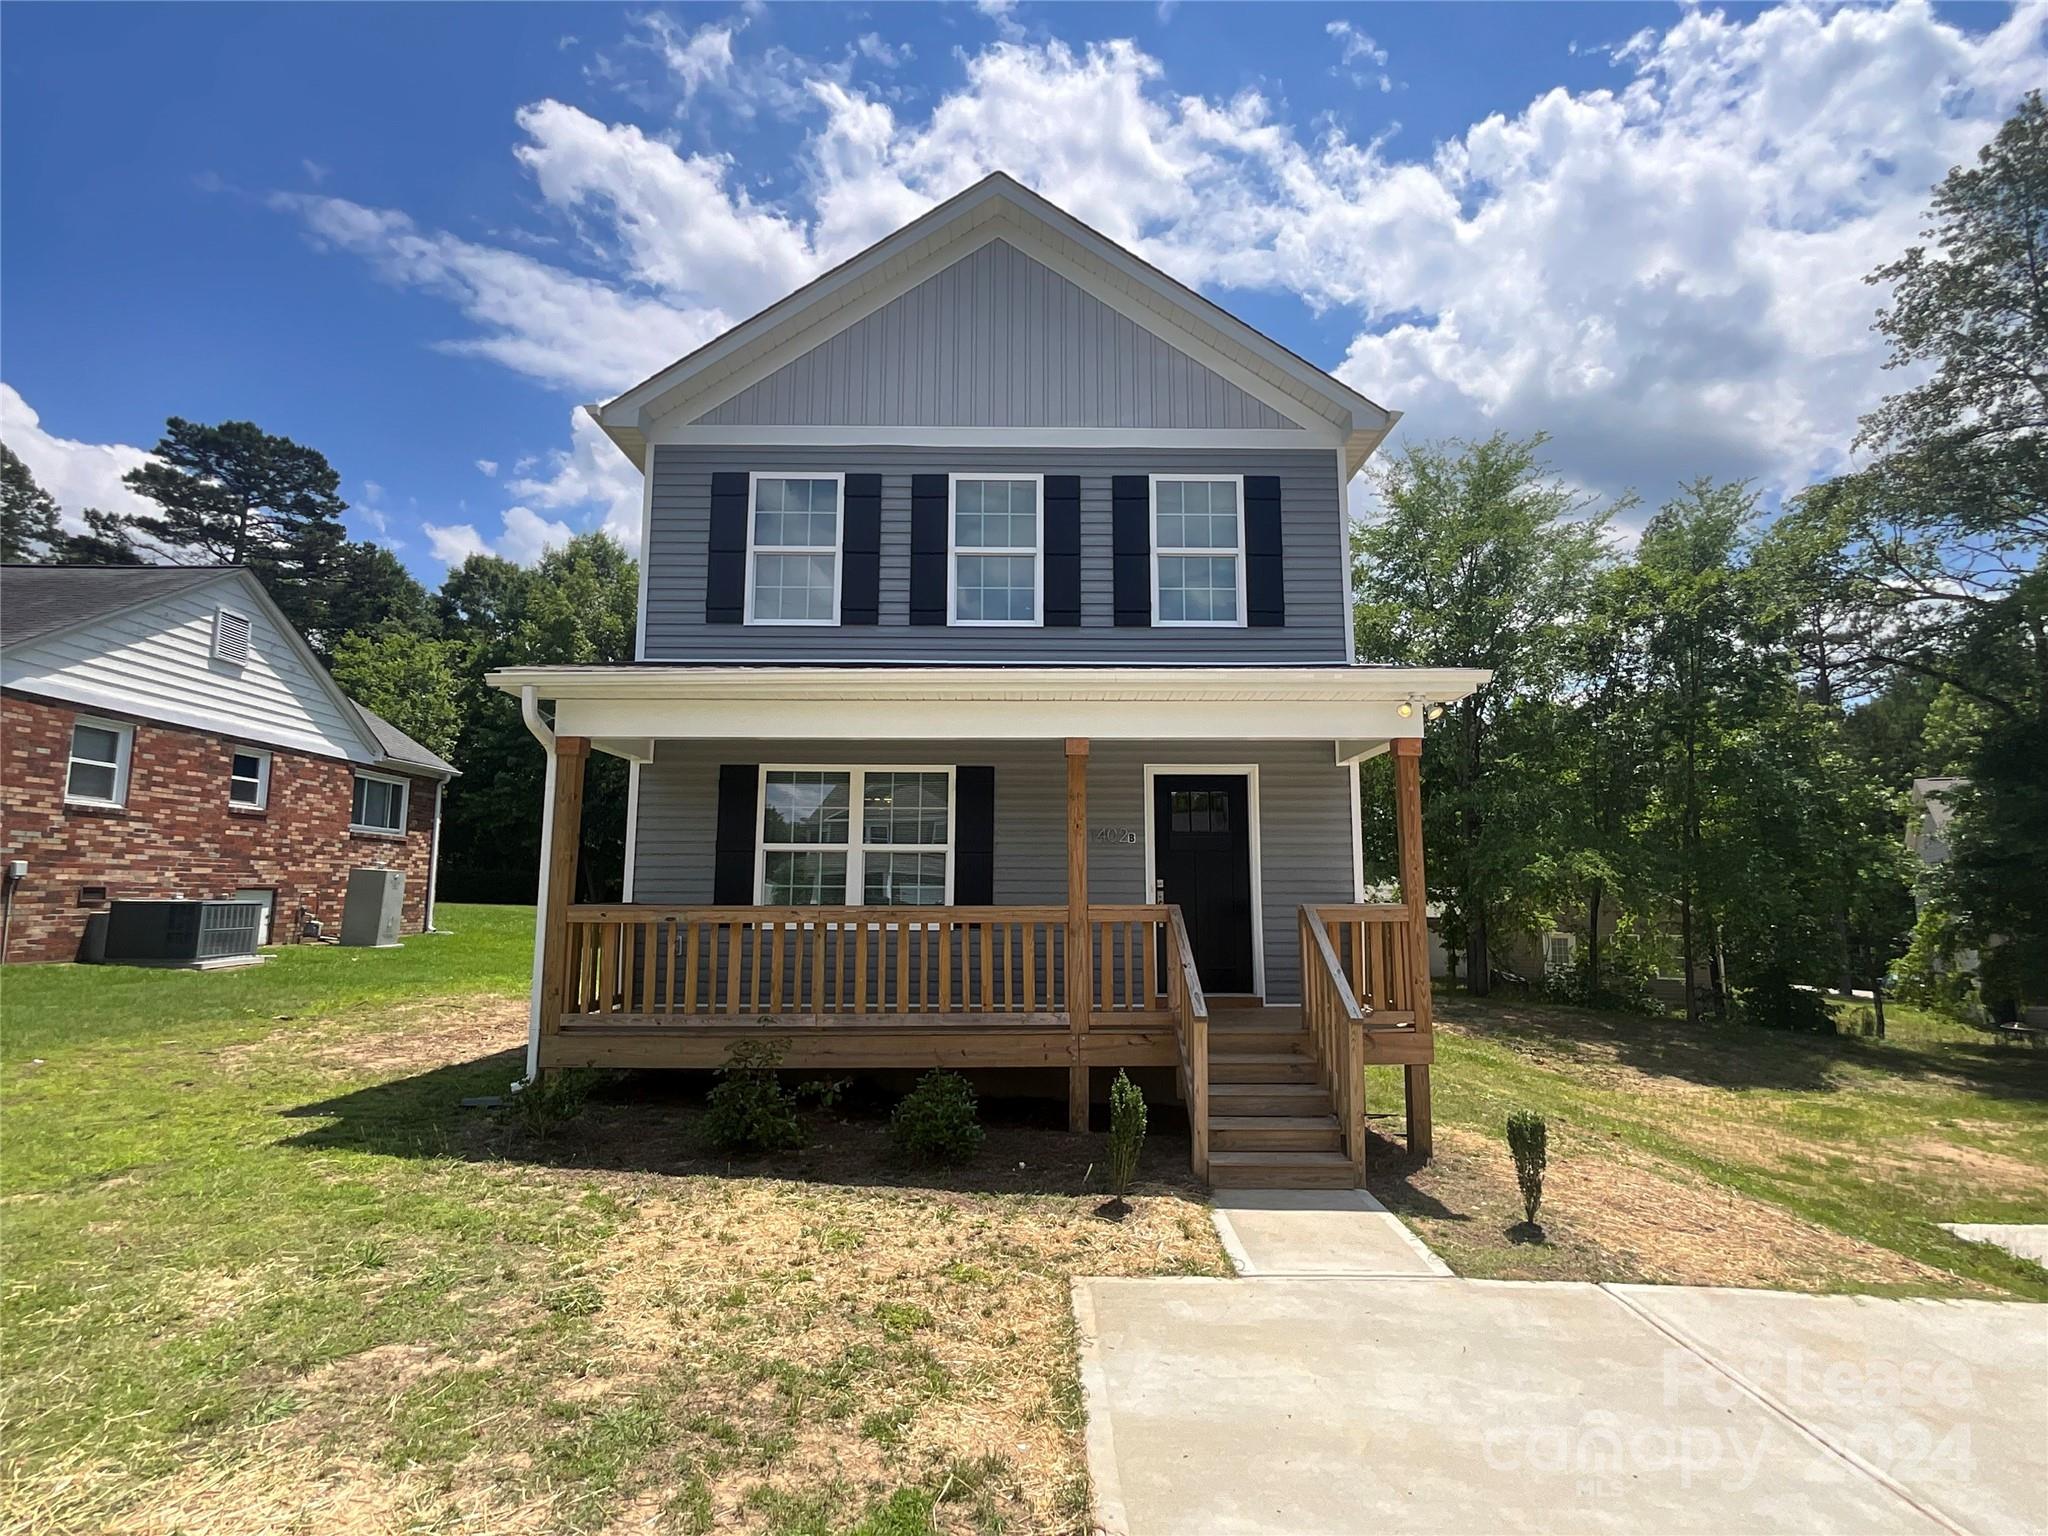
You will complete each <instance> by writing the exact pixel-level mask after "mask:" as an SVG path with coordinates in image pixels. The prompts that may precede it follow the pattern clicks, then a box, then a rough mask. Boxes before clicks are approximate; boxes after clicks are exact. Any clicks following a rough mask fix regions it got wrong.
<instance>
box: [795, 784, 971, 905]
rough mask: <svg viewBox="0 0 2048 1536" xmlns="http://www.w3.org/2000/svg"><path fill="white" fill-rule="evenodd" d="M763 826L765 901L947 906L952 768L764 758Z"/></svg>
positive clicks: (951, 841) (951, 833)
mask: <svg viewBox="0 0 2048 1536" xmlns="http://www.w3.org/2000/svg"><path fill="white" fill-rule="evenodd" d="M760 833H761V836H760V849H759V852H760V860H759V865H758V867H759V870H760V877H759V879H758V881H757V882H756V885H757V888H758V891H759V894H760V900H761V901H762V902H763V903H764V904H765V905H767V906H772V907H840V906H848V905H861V906H870V907H937V906H944V905H945V904H946V901H947V899H948V897H949V895H950V893H951V890H952V883H953V882H952V858H953V771H952V769H950V768H764V769H762V770H761V827H760Z"/></svg>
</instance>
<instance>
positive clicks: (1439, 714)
mask: <svg viewBox="0 0 2048 1536" xmlns="http://www.w3.org/2000/svg"><path fill="white" fill-rule="evenodd" d="M1443 717H1444V707H1443V705H1441V704H1432V705H1430V706H1429V712H1428V713H1427V714H1425V715H1424V716H1423V717H1422V718H1423V719H1425V720H1441V719H1443Z"/></svg>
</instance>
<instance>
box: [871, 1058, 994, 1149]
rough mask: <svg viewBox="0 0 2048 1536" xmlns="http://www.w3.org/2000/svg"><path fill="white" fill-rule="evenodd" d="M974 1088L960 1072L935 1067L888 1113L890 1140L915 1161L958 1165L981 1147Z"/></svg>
mask: <svg viewBox="0 0 2048 1536" xmlns="http://www.w3.org/2000/svg"><path fill="white" fill-rule="evenodd" d="M981 1140H982V1133H981V1126H980V1124H979V1123H978V1122H977V1121H976V1120H975V1118H974V1090H973V1089H972V1088H970V1087H968V1085H967V1079H966V1078H964V1077H962V1076H961V1075H960V1074H959V1073H958V1072H948V1071H946V1070H945V1069H944V1068H943V1067H934V1068H933V1069H932V1070H931V1071H929V1072H927V1073H925V1075H924V1076H923V1077H921V1078H919V1079H918V1080H917V1086H916V1087H915V1088H912V1089H911V1090H910V1092H908V1093H907V1094H905V1095H904V1096H903V1100H902V1102H901V1103H899V1104H898V1105H897V1106H896V1109H895V1111H894V1113H892V1114H891V1115H890V1116H889V1141H890V1143H891V1144H892V1145H893V1146H894V1147H895V1148H896V1151H897V1154H898V1155H899V1156H901V1157H905V1158H908V1159H909V1160H910V1161H911V1162H913V1163H932V1164H936V1165H938V1166H940V1167H943V1168H956V1167H958V1166H960V1165H961V1164H962V1163H968V1162H972V1161H973V1160H974V1155H975V1154H976V1153H977V1152H979V1151H980V1150H981Z"/></svg>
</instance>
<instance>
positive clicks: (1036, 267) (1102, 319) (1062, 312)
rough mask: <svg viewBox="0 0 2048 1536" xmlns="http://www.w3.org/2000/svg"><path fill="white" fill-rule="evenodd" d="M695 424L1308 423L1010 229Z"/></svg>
mask: <svg viewBox="0 0 2048 1536" xmlns="http://www.w3.org/2000/svg"><path fill="white" fill-rule="evenodd" d="M695 424H696V425H700V426H762V427H792V426H852V427H879V426H914V427H1135V428H1150V427H1169V428H1172V427H1179V428H1202V427H1207V428H1212V429H1217V430H1225V431H1227V430H1239V429H1245V428H1255V429H1261V430H1269V431H1300V430H1302V428H1301V424H1300V423H1299V422H1297V421H1294V420H1290V419H1289V418H1288V417H1287V416H1285V415H1283V414H1282V413H1281V412H1279V411H1277V410H1275V409H1274V408H1273V407H1272V406H1270V405H1268V404H1267V403H1266V402H1265V401H1263V400H1260V399H1258V398H1257V397H1256V396H1254V395H1251V394H1248V393H1247V392H1246V391H1244V390H1243V389H1240V388H1239V387H1238V386H1237V385H1236V384H1233V383H1232V382H1231V381H1230V380H1228V379H1226V378H1224V377H1223V376H1222V375H1221V374H1219V373H1217V372H1216V371H1215V370H1214V369H1211V368H1208V367H1206V366H1204V365H1203V364H1202V363H1199V362H1197V361H1196V360H1195V359H1194V358H1192V357H1190V356H1189V355H1188V354H1187V353H1185V352H1183V351H1181V350H1180V349H1179V348H1178V347H1175V346H1174V345H1173V344H1172V343H1170V342H1168V341H1166V340H1164V339H1163V338H1161V337H1160V336H1158V335H1155V334H1154V333H1153V332H1151V331H1149V330H1147V329H1146V328H1145V327H1143V326H1141V325H1139V324H1138V323H1137V322H1136V321H1134V320H1132V319H1131V318H1130V317H1129V316H1127V315H1124V314H1122V313H1120V312H1118V311H1117V310H1115V309H1112V308H1111V307H1110V306H1109V305H1107V304H1105V303H1103V302H1102V301H1101V300H1100V299H1098V298H1096V297H1095V296H1094V295H1092V294H1090V293H1088V292H1086V291H1085V290H1083V289H1082V288H1080V287H1079V286H1078V285H1076V284H1075V283H1074V282H1072V281H1071V280H1070V279H1068V278H1066V277H1063V276H1061V275H1060V274H1059V273H1057V272H1055V271H1053V270H1052V269H1051V268H1050V267H1048V266H1046V265H1045V264H1044V263H1043V262H1040V261H1037V260H1035V259H1034V258H1033V257H1031V256H1028V255H1026V254H1025V253H1024V252H1023V251H1020V250H1018V249H1017V248H1016V247H1015V246H1014V245H1011V244H1010V243H1009V242H1008V241H1007V240H1000V239H997V240H990V241H988V242H987V243H985V244H983V245H981V246H979V247H978V248H976V249H975V250H974V251H973V252H971V253H970V254H969V255H967V256H964V257H962V258H961V259H960V260H959V261H956V262H954V263H952V264H951V265H950V266H947V267H945V268H943V269H941V270H940V271H938V272H935V273H933V274H932V275H931V276H930V277H928V278H926V279H925V280H924V281H923V282H921V283H919V284H918V285H917V286H916V287H914V288H912V289H910V290H909V291H908V292H906V293H903V294H901V295H899V296H898V297H897V298H895V299H892V300H891V301H890V302H889V303H887V304H885V305H883V306H882V307H881V308H880V309H878V310H876V311H875V312H874V313H872V314H870V315H866V316H863V317H862V318H861V319H859V320H857V321H855V322H854V323H853V324H852V325H850V326H848V327H846V328H845V329H844V330H842V331H839V332H838V333H836V334H835V335H833V336H831V337H830V338H828V339H827V340H825V341H823V342H821V343H819V344H818V345H817V346H816V347H814V348H812V349H811V350H810V351H808V352H805V353H803V354H802V355H800V356H798V357H795V358H792V359H791V360H790V361H789V362H787V363H784V364H783V365H782V366H781V367H780V368H778V369H776V370H775V371H774V372H773V373H771V374H769V375H768V376H767V377H765V378H763V379H759V380H757V381H755V382H754V383H753V384H750V385H748V386H747V387H746V388H745V389H742V390H741V391H739V393H737V394H735V395H733V396H732V397H731V398H729V399H727V400H724V401H722V402H720V403H719V404H718V405H716V406H714V407H712V408H711V409H710V410H709V411H706V412H705V413H704V414H702V415H700V416H698V417H697V418H696V423H695Z"/></svg>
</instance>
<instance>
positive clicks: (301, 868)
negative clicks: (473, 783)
mask: <svg viewBox="0 0 2048 1536" xmlns="http://www.w3.org/2000/svg"><path fill="white" fill-rule="evenodd" d="M0 684H4V686H0V865H4V864H6V863H10V862H11V861H14V860H24V861H26V863H27V866H28V868H27V873H26V875H25V877H23V878H22V879H20V880H18V881H16V880H12V879H10V880H9V881H8V884H9V886H10V887H11V890H10V891H9V902H8V905H9V910H8V923H7V926H8V935H7V948H6V955H5V958H6V959H7V960H10V961H24V960H70V959H73V958H75V957H76V956H77V954H78V950H79V944H80V941H81V939H82V938H83V936H84V933H85V929H86V922H87V919H88V917H89V916H90V915H91V914H92V913H93V912H96V911H104V910H105V909H106V907H107V904H108V903H109V902H111V901H117V900H121V899H123V898H134V897H164V896H175V897H187V898H223V897H232V896H241V897H244V898H246V899H251V900H263V901H266V902H267V903H268V907H269V915H268V918H267V920H266V924H265V928H266V939H265V941H266V942H268V943H273V944H286V943H293V942H297V941H299V940H301V939H303V938H305V937H307V936H308V926H307V925H308V923H309V922H310V921H317V922H318V923H320V924H321V926H322V928H323V930H324V931H325V932H326V933H327V934H329V935H332V934H334V933H336V932H337V931H338V930H339V927H340V922H341V915H342V904H343V898H344V896H345V894H346V891H347V886H348V872H349V871H350V870H351V869H355V868H362V867H377V868H383V869H402V870H403V871H404V872H405V908H404V910H405V924H404V926H405V929H406V931H407V932H412V933H417V932H422V931H424V930H426V929H427V928H429V927H430V926H431V925H432V922H433V900H434V880H435V856H436V851H437V847H438V843H439V830H440V806H441V790H442V787H443V786H444V785H445V784H446V782H447V780H448V779H450V778H451V777H453V776H454V774H455V769H454V768H452V767H451V766H450V765H449V764H447V763H445V762H443V761H442V760H441V759H440V758H439V757H437V756H435V755H434V754H433V753H432V752H430V751H428V750H427V749H426V748H425V747H423V746H421V745H420V744H419V743H418V742H416V741H414V740H412V739H411V738H410V737H408V736H407V735H406V734H405V733H404V732H402V731H400V730H398V729H397V728H396V727H395V726H393V725H391V724H390V723H389V722H388V721H385V720H383V719H380V718H379V717H378V716H376V715H375V714H372V713H371V712H370V711H369V710H367V709H364V708H363V707H362V706H360V705H358V704H356V703H355V702H354V701H352V700H351V699H349V698H348V696H347V695H346V694H344V693H343V692H342V691H341V690H340V689H339V688H338V687H337V686H336V685H335V683H334V681H333V679H332V678H330V677H329V676H328V675H327V671H326V669H325V668H324V667H322V666H321V665H320V663H319V661H318V660H317V659H316V658H315V657H314V655H313V653H312V651H311V650H310V649H309V648H308V647H307V646H306V643H305V641H304V640H303V639H301V638H300V636H299V635H298V634H296V633H295V632H294V631H293V630H292V628H291V626H290V625H289V624H288V623H287V622H286V621H285V618H284V616H283V615H282V614H281V613H279V612H278V610H277V607H276V605H275V604H273V603H272V602H271V601H270V599H269V597H268V596H267V595H266V594H265V593H264V591H263V588H262V586H261V584H260V583H259V582H258V581H257V580H256V579H255V577H253V576H252V575H250V574H249V572H247V571H246V570H243V569H240V568H235V567H226V568H223V567H218V566H212V567H197V568H195V567H161V566H138V567H64V566H58V567H45V566H8V567H6V568H4V570H0Z"/></svg>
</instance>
